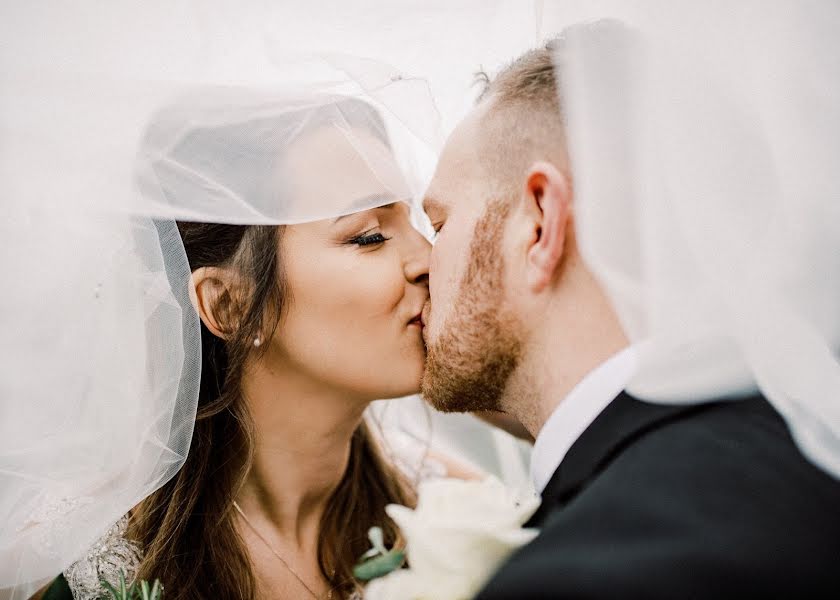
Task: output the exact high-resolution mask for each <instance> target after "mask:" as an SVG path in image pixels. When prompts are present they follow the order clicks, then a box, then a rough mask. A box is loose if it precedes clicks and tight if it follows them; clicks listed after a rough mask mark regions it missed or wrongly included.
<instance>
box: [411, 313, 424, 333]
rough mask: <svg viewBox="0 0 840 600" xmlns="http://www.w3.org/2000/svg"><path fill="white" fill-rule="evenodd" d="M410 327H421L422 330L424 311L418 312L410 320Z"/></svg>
mask: <svg viewBox="0 0 840 600" xmlns="http://www.w3.org/2000/svg"><path fill="white" fill-rule="evenodd" d="M408 326H409V327H419V328H420V329H421V330H422V329H423V313H422V312H421V313H418V314H417V315H415V316H414V318H413V319H411V320H410V321H409V322H408Z"/></svg>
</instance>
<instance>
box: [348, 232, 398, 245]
mask: <svg viewBox="0 0 840 600" xmlns="http://www.w3.org/2000/svg"><path fill="white" fill-rule="evenodd" d="M390 239H391V238H389V237H385V236H384V235H383V234H382V233H381V232H376V233H370V232H365V233H363V234H361V235H357V236H356V237H354V238H352V239H351V240H349V241H348V242H347V243H348V244H356V245H357V246H359V247H366V246H374V245H379V244H384V243H385V242H387V241H388V240H390Z"/></svg>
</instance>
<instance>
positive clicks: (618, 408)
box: [526, 392, 709, 527]
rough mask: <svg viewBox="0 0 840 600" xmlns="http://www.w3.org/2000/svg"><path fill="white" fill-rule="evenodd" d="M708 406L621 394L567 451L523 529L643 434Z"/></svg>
mask: <svg viewBox="0 0 840 600" xmlns="http://www.w3.org/2000/svg"><path fill="white" fill-rule="evenodd" d="M708 406H709V404H690V405H665V404H651V403H648V402H643V401H641V400H637V399H636V398H633V397H632V396H630V395H629V394H627V393H625V392H622V393H621V394H619V395H618V397H616V398H615V400H613V401H612V402H611V403H610V404H609V406H607V408H605V409H604V411H603V412H602V413H601V414H600V415H598V418H597V419H595V421H594V422H593V423H592V424H591V425H590V426H589V427H588V428H587V429H586V430H585V431H584V432H583V433H582V434H581V436H580V437H579V438H578V439H577V441H576V442H575V443H574V444H573V445H572V447H571V448H570V449H569V451H568V453H567V454H566V456H565V458H564V459H563V462H562V463H560V466H559V467H558V468H557V470H556V471H555V472H554V475H552V476H551V479H550V480H549V482H548V484H547V485H546V487H545V489H544V490H543V493H542V505H541V506H540V508H539V510H537V512H536V513H535V514H534V515H533V516H532V517H531V519H530V520H529V521H528V523H526V526H528V527H539V526H540V524H541V523H542V522H543V521H544V520H545V518H546V517H547V516H548V514H549V513H550V512H551V511H552V510H554V509H556V508H558V507H559V506H563V505H564V504H566V503H567V502H569V501H570V500H571V499H572V498H574V497H575V496H576V495H577V494H578V492H580V491H581V490H582V489H583V488H584V487H585V486H586V484H587V483H588V482H589V481H590V480H591V479H592V478H593V477H595V476H596V475H597V474H598V473H599V472H600V471H601V470H602V469H604V467H606V465H607V464H609V463H610V461H611V460H612V459H613V458H614V457H615V456H617V455H618V454H619V453H620V452H621V451H622V450H623V449H624V448H626V447H627V446H628V445H629V444H631V443H633V441H634V440H636V439H638V438H639V437H640V436H642V435H644V434H645V433H646V432H647V431H650V430H651V429H654V428H656V427H658V426H660V425H662V424H664V423H666V422H668V421H672V420H675V419H679V418H683V417H685V416H687V415H689V414H692V413H695V412H698V411H701V410H705V409H706V408H708Z"/></svg>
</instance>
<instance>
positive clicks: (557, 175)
mask: <svg viewBox="0 0 840 600" xmlns="http://www.w3.org/2000/svg"><path fill="white" fill-rule="evenodd" d="M523 194H524V196H523V201H524V204H525V210H526V212H527V213H528V214H530V215H531V216H532V219H531V222H532V231H531V242H530V244H529V245H528V249H527V263H526V264H527V267H526V268H527V283H528V287H529V288H530V289H531V291H533V292H535V293H539V292H541V291H542V290H544V289H545V288H546V286H548V285H549V284H550V283H551V281H552V280H553V279H554V278H555V276H556V275H557V273H558V271H559V268H560V264H561V262H562V258H563V252H564V250H565V245H566V232H567V230H568V229H567V228H568V226H569V225H570V223H571V219H572V188H571V185H570V181H569V178H568V176H567V175H566V174H565V173H563V172H562V171H560V170H559V169H558V168H557V167H555V166H554V165H552V164H551V163H549V162H544V161H539V162H536V163H534V164H533V165H531V167H530V169H528V173H527V175H526V177H525V189H524V190H523Z"/></svg>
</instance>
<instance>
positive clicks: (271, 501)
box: [238, 365, 367, 546]
mask: <svg viewBox="0 0 840 600" xmlns="http://www.w3.org/2000/svg"><path fill="white" fill-rule="evenodd" d="M243 393H244V396H245V400H246V402H247V403H248V408H249V410H250V412H251V417H252V420H253V423H254V425H255V433H256V436H255V437H256V439H255V449H254V450H255V452H254V460H253V464H252V468H251V470H250V472H249V474H248V476H247V478H246V481H245V485H244V487H243V489H242V490H241V491H240V493H239V496H238V501H239V504H240V506H241V507H242V510H243V511H244V512H245V513H246V514H248V515H249V518H250V517H252V515H253V516H254V517H256V518H258V519H259V520H261V521H262V520H265V521H268V522H270V523H271V525H272V526H273V527H274V528H276V530H277V532H278V533H279V534H280V535H282V536H283V537H284V538H286V539H289V540H290V541H294V543H296V544H297V545H299V546H304V545H308V542H307V541H306V540H310V541H311V539H312V536H313V535H314V536H316V537H317V535H318V525H319V523H320V519H321V515H322V514H323V511H324V509H325V507H326V504H327V501H328V500H329V498H330V496H331V495H332V493H333V491H334V490H335V489H336V487H338V485H339V483H340V482H341V479H342V477H343V476H344V473H345V471H346V469H347V464H348V460H349V456H350V445H351V439H352V436H353V432H354V431H355V430H356V429H357V427H358V426H359V423H360V422H361V419H362V415H363V412H364V409H365V407H366V406H367V402H365V401H363V400H361V399H353V398H348V395H347V394H346V392H344V393H342V392H341V391H339V390H336V389H334V388H331V387H329V386H327V385H325V384H324V383H323V382H319V381H316V380H313V379H312V378H311V377H308V376H306V375H304V374H301V373H299V372H295V371H294V370H292V369H285V368H283V367H282V366H277V365H272V366H271V367H266V366H264V365H255V366H253V367H252V368H251V369H249V371H248V374H247V375H246V377H245V381H244V382H243Z"/></svg>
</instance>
